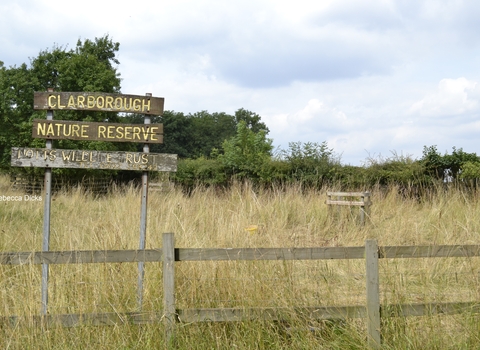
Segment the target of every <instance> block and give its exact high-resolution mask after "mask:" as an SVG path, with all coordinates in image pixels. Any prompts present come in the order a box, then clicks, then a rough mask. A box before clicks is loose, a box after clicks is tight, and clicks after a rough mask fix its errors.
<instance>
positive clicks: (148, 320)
mask: <svg viewBox="0 0 480 350" xmlns="http://www.w3.org/2000/svg"><path fill="white" fill-rule="evenodd" d="M177 313H178V320H179V321H180V322H182V323H190V322H235V321H248V320H276V321H282V320H288V319H290V318H291V316H300V317H304V318H306V319H312V320H313V319H316V320H332V319H350V318H363V317H366V308H365V306H361V305H359V306H318V307H316V306H312V307H293V308H225V309H220V308H218V309H215V308H206V309H202V308H199V309H184V310H177ZM462 313H480V303H479V302H452V303H425V304H390V305H383V306H382V307H381V314H382V317H384V318H388V317H408V316H430V315H456V314H462ZM163 319H164V312H163V310H160V311H146V312H107V313H92V314H62V315H45V316H1V317H0V324H1V325H6V326H11V327H22V326H33V325H50V326H63V327H79V326H85V325H92V326H113V325H123V324H155V323H160V322H163Z"/></svg>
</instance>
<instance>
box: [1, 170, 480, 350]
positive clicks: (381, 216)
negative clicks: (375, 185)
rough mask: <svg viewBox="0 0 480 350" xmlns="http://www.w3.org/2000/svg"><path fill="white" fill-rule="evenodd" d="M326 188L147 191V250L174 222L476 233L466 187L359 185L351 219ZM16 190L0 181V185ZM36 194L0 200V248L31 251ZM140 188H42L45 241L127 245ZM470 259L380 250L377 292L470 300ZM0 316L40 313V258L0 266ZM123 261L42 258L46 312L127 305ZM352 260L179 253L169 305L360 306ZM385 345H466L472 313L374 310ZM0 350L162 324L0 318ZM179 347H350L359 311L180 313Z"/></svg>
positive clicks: (130, 297) (141, 343)
mask: <svg viewBox="0 0 480 350" xmlns="http://www.w3.org/2000/svg"><path fill="white" fill-rule="evenodd" d="M326 190H327V189H324V190H321V191H304V190H302V189H301V188H299V187H295V186H292V187H290V188H286V189H279V190H273V191H254V190H253V189H252V188H251V187H250V186H249V185H248V184H241V183H239V184H237V185H235V186H233V187H232V188H231V189H229V190H226V191H214V190H212V189H204V188H198V189H196V190H195V191H193V193H191V195H189V196H186V195H184V194H183V193H182V192H181V191H179V190H173V191H170V192H163V193H161V192H152V193H150V194H149V203H148V226H147V244H146V246H147V248H158V247H161V244H162V243H161V239H162V233H163V232H174V233H175V239H176V246H177V247H189V248H207V247H235V248H237V247H319V246H361V245H363V244H364V242H365V239H377V240H378V244H379V245H430V244H478V243H479V242H478V241H479V240H478V234H479V232H480V217H479V216H480V212H479V210H478V209H479V208H478V205H479V198H478V196H477V195H475V194H471V193H469V194H466V193H464V192H462V191H459V190H451V191H438V194H436V195H434V196H433V197H432V198H430V199H429V200H428V201H419V200H418V199H414V198H413V199H411V198H404V197H402V196H401V195H400V194H398V193H399V191H397V189H395V188H391V189H390V190H388V191H384V190H380V189H371V192H372V201H373V206H372V207H371V211H370V217H369V218H368V222H367V224H366V225H365V226H361V225H359V224H358V220H357V210H358V209H349V208H334V209H333V210H331V211H330V212H329V210H328V208H327V206H326V204H325V199H326ZM2 195H4V196H11V195H15V196H18V195H21V196H22V195H23V194H22V193H18V192H15V191H13V189H12V188H11V187H10V184H9V183H8V181H7V179H6V178H1V179H0V196H2ZM43 206H44V202H43V201H36V202H33V201H25V200H22V201H3V202H0V231H1V235H0V249H1V250H2V251H38V250H41V246H42V234H43V233H42V227H43ZM253 226H255V227H256V229H255V230H253V229H252V227H253ZM139 231H140V192H139V190H137V189H135V188H134V187H126V188H117V189H114V190H113V191H112V193H111V194H109V195H106V196H94V195H92V194H89V193H84V192H83V191H82V190H81V189H72V190H70V191H66V192H61V193H56V194H54V196H53V201H52V213H51V243H50V250H90V249H102V250H107V249H136V248H138V245H139ZM479 267H480V264H479V260H478V258H470V259H458V258H457V259H452V258H450V259H443V258H442V259H384V260H381V261H380V272H381V275H380V283H381V296H382V303H385V304H386V303H418V302H422V303H423V302H434V301H452V302H453V301H475V300H478V299H479V288H478V286H479V271H480V270H479ZM0 273H1V278H0V294H1V304H0V316H10V315H25V316H28V315H36V314H38V313H39V311H40V277H41V273H40V267H39V266H32V265H23V266H8V265H0ZM136 281H137V266H136V264H84V265H51V266H50V283H49V295H50V300H49V312H50V313H51V314H66V313H94V312H119V313H122V312H129V311H136V308H137V305H136ZM364 286H365V267H364V262H363V261H361V260H343V261H342V260H338V261H257V262H252V261H245V262H242V261H236V262H182V263H178V264H177V266H176V298H177V307H178V308H179V309H184V308H197V307H202V308H205V307H214V308H220V307H266V306H271V307H277V306H279V307H287V308H288V307H293V306H317V305H323V306H331V305H359V304H360V305H364V304H365V292H364V289H365V287H364ZM162 298H163V295H162V275H161V264H160V263H148V264H146V273H145V290H144V310H146V311H151V310H161V309H162ZM383 321H384V324H383V325H382V327H383V328H382V331H383V332H382V334H383V336H384V347H385V348H392V349H393V348H411V349H417V348H418V349H420V348H422V349H425V348H442V349H443V348H452V349H453V348H455V349H457V348H462V347H463V348H478V347H480V339H479V334H480V333H479V332H478V330H479V329H478V328H479V327H478V318H477V316H476V315H474V314H471V315H465V314H463V315H458V316H443V317H440V316H436V317H411V318H407V319H397V318H388V319H384V320H383ZM0 342H2V343H0V344H1V345H2V346H3V348H62V349H65V348H93V347H98V346H102V347H103V348H112V349H113V348H115V349H118V348H142V349H144V348H157V347H161V346H163V332H162V325H159V324H156V325H143V326H134V325H128V324H125V325H118V326H115V327H87V326H85V327H78V328H72V329H68V328H59V327H58V328H57V327H52V328H49V329H47V330H42V329H38V328H35V327H30V328H28V327H19V326H17V327H11V326H0ZM177 344H178V347H179V348H184V349H209V348H217V349H230V348H238V349H292V348H293V349H310V348H331V349H344V348H351V349H363V348H366V347H367V345H366V341H365V323H364V320H361V319H358V320H349V321H348V322H345V323H328V322H327V323H325V322H312V321H309V320H302V319H298V318H296V317H295V316H292V319H291V321H290V322H289V323H288V324H278V323H271V322H245V323H233V324H229V323H220V324H214V323H205V324H181V325H180V326H179V329H178V337H177Z"/></svg>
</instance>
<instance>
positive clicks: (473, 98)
mask: <svg viewBox="0 0 480 350" xmlns="http://www.w3.org/2000/svg"><path fill="white" fill-rule="evenodd" d="M479 101H480V88H479V87H478V83H477V82H475V81H469V80H467V79H466V78H464V77H462V78H458V79H442V80H441V81H440V83H439V84H438V87H437V90H436V91H435V92H433V93H430V94H428V95H426V96H425V97H424V98H423V99H421V100H420V101H418V102H416V103H414V104H413V105H412V107H411V108H410V113H412V114H416V115H420V116H428V117H435V118H437V117H452V116H458V115H462V114H466V113H469V112H472V111H476V112H479V111H480V110H479Z"/></svg>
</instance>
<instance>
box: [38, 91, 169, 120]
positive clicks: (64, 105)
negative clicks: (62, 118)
mask: <svg viewBox="0 0 480 350" xmlns="http://www.w3.org/2000/svg"><path fill="white" fill-rule="evenodd" d="M163 105H164V98H163V97H152V96H136V95H121V94H107V93H103V92H34V95H33V109H40V110H48V109H50V110H62V109H70V110H88V111H108V112H127V113H139V114H153V115H162V114H163Z"/></svg>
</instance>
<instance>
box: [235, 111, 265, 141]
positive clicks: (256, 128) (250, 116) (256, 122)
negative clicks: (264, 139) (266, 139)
mask: <svg viewBox="0 0 480 350" xmlns="http://www.w3.org/2000/svg"><path fill="white" fill-rule="evenodd" d="M241 121H244V122H245V124H246V126H247V128H249V129H250V130H252V131H253V132H260V131H261V130H263V131H264V132H265V134H266V135H268V133H269V132H270V130H269V129H268V128H267V125H265V123H263V122H262V121H261V117H260V116H259V115H258V114H257V113H253V112H250V111H247V110H246V109H243V108H240V109H238V110H237V111H236V112H235V124H236V125H238V124H239V123H240V122H241Z"/></svg>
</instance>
